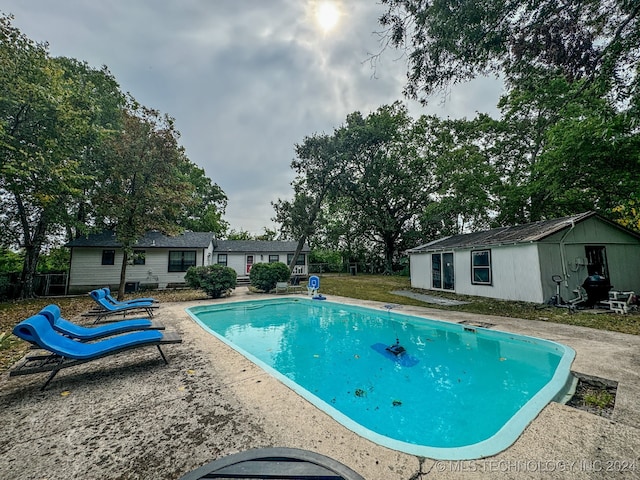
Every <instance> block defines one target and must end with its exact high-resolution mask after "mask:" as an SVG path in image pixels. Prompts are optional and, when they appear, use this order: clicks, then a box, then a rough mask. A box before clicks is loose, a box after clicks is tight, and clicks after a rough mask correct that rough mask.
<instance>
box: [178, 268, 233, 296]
mask: <svg viewBox="0 0 640 480" xmlns="http://www.w3.org/2000/svg"><path fill="white" fill-rule="evenodd" d="M236 277H237V276H236V271H235V270H234V269H233V268H231V267H225V266H224V265H205V266H203V267H190V268H189V270H187V273H186V274H185V276H184V280H185V282H186V283H187V285H189V286H190V287H191V288H196V289H200V290H204V291H205V292H206V293H207V295H209V296H210V297H213V298H220V297H222V296H223V295H226V296H228V295H229V294H230V293H231V290H233V289H234V288H236Z"/></svg>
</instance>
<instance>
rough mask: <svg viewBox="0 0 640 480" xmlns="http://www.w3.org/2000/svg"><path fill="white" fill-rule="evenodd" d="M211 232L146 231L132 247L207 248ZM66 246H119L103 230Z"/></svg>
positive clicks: (114, 238)
mask: <svg viewBox="0 0 640 480" xmlns="http://www.w3.org/2000/svg"><path fill="white" fill-rule="evenodd" d="M213 236H214V234H213V233H212V232H184V233H182V234H180V235H175V236H167V235H163V234H162V233H160V232H148V233H147V234H146V235H145V236H144V237H143V238H141V239H140V240H139V241H138V242H137V243H136V244H135V245H134V247H137V248H207V247H208V246H209V244H210V243H211V241H212V240H213ZM65 246H66V247H103V248H105V247H111V248H120V247H122V244H121V243H120V242H118V241H117V240H116V236H115V233H114V232H111V231H105V232H102V233H92V234H89V235H86V236H82V237H78V238H76V239H75V240H72V241H71V242H69V243H67V244H66V245H65Z"/></svg>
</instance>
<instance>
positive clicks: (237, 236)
mask: <svg viewBox="0 0 640 480" xmlns="http://www.w3.org/2000/svg"><path fill="white" fill-rule="evenodd" d="M253 239H254V238H253V235H251V232H249V231H248V230H242V229H240V230H234V229H231V231H230V232H229V233H228V234H227V240H253Z"/></svg>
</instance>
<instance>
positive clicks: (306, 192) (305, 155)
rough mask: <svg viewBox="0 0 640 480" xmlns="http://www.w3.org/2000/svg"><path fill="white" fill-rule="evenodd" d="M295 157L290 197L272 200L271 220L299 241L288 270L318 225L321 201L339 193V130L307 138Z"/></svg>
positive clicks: (341, 167) (341, 170)
mask: <svg viewBox="0 0 640 480" xmlns="http://www.w3.org/2000/svg"><path fill="white" fill-rule="evenodd" d="M296 157H297V158H295V159H294V160H293V161H292V162H291V168H292V169H293V170H294V171H295V172H296V178H295V179H294V181H293V182H292V185H293V191H294V197H293V200H282V199H278V200H277V201H276V202H272V205H273V207H274V209H275V211H276V216H275V217H274V219H273V220H274V221H276V222H278V223H279V224H280V225H281V234H282V235H283V237H284V238H293V239H297V240H298V245H297V247H296V251H295V253H294V254H293V257H292V259H291V263H290V264H289V269H290V270H291V271H293V268H294V266H295V264H296V261H297V259H298V256H299V255H300V252H301V251H302V248H303V247H304V244H305V243H306V242H307V240H308V239H309V237H311V236H312V235H313V234H314V233H315V232H316V229H317V228H318V225H319V223H320V220H321V215H322V205H323V202H324V201H325V200H327V199H328V198H329V197H330V196H332V195H333V196H336V195H338V193H337V192H338V191H339V189H340V184H341V182H342V181H343V178H344V175H343V174H344V172H345V168H346V165H345V162H344V159H343V157H342V146H341V138H340V134H339V131H336V132H335V133H334V135H332V136H330V135H313V136H310V137H306V138H305V139H304V141H303V142H302V143H301V144H298V145H296Z"/></svg>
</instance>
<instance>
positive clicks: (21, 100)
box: [0, 16, 118, 297]
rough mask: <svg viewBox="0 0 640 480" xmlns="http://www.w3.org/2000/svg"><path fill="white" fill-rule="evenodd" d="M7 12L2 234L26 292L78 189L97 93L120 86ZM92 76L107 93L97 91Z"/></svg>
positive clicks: (1, 89) (1, 101) (95, 119)
mask: <svg viewBox="0 0 640 480" xmlns="http://www.w3.org/2000/svg"><path fill="white" fill-rule="evenodd" d="M11 20H12V18H11V17H10V16H1V17H0V155H2V164H0V201H1V202H2V207H3V208H2V210H3V212H4V213H3V214H2V215H1V216H0V223H1V226H2V237H1V240H2V242H3V244H4V245H12V246H17V247H20V248H22V249H24V266H23V270H22V275H21V287H22V292H21V295H22V296H23V297H31V296H33V294H34V291H33V289H34V284H33V279H34V275H35V272H36V268H37V265H38V258H39V255H40V252H41V250H42V248H43V245H44V244H45V243H46V242H47V236H48V234H50V233H52V232H54V231H56V230H57V229H59V228H60V227H61V226H64V225H67V224H68V223H69V221H70V216H69V213H70V209H71V208H72V206H73V205H77V204H78V199H79V198H81V197H82V195H83V185H85V184H86V180H87V177H86V173H87V172H86V171H85V170H84V169H83V168H82V164H83V160H84V158H85V155H86V152H88V151H91V150H92V149H93V148H94V147H95V144H96V141H97V138H98V136H99V134H100V132H101V131H102V130H103V129H104V126H103V125H101V120H102V119H103V118H106V117H108V116H109V113H107V110H109V108H110V107H111V106H112V105H109V104H108V103H104V102H103V100H104V98H105V97H107V96H108V95H111V96H112V97H117V96H118V94H117V92H118V89H117V84H115V82H114V81H113V79H112V78H111V77H110V75H109V74H108V72H106V71H104V70H100V71H97V70H92V69H91V68H89V67H88V66H87V65H85V64H80V63H77V62H73V61H71V60H68V59H52V58H50V56H49V53H48V51H47V47H46V45H43V44H38V43H35V42H33V41H32V40H30V39H29V38H27V37H26V36H25V35H23V34H22V33H20V31H19V30H18V29H16V28H14V27H13V26H12V25H11ZM96 79H98V80H99V86H100V88H108V89H110V93H109V94H107V95H101V94H100V93H96V92H95V91H96V90H97V83H96ZM113 106H115V104H114V105H113ZM98 111H102V112H104V113H102V114H100V115H98V114H96V112H98Z"/></svg>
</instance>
